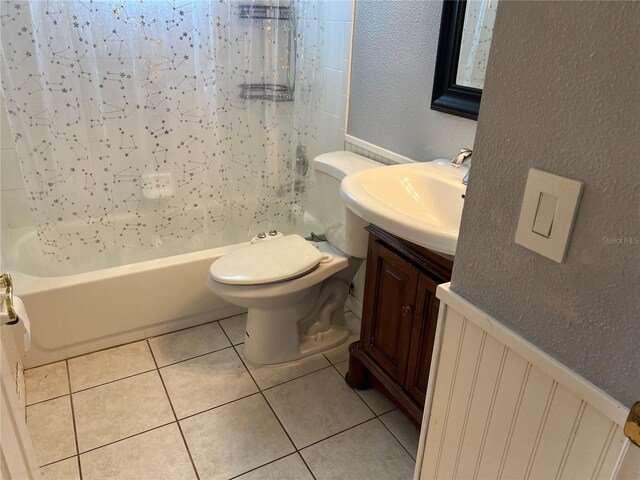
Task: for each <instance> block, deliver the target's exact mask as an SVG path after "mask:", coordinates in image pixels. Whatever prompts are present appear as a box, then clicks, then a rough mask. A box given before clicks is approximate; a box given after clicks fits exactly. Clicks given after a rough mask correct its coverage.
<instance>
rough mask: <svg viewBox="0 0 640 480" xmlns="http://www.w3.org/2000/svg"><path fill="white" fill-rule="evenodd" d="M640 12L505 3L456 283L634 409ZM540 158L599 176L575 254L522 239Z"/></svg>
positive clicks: (575, 238) (548, 165)
mask: <svg viewBox="0 0 640 480" xmlns="http://www.w3.org/2000/svg"><path fill="white" fill-rule="evenodd" d="M639 18H640V4H638V3H635V4H634V3H631V2H629V3H620V2H597V3H582V2H542V3H533V2H503V3H501V4H500V6H499V8H498V16H497V21H496V27H495V31H494V38H493V45H492V47H491V48H492V51H491V56H490V59H489V67H488V68H489V70H488V73H487V78H486V81H485V89H484V98H483V102H482V107H481V111H480V120H479V124H478V134H477V138H476V145H475V151H474V162H473V166H472V170H471V182H470V184H469V188H468V192H467V193H468V195H467V200H466V204H465V210H464V213H463V217H462V227H461V231H460V240H459V243H458V248H457V255H456V262H455V266H454V270H453V280H452V289H453V290H455V291H456V292H458V293H459V294H461V295H462V296H464V297H465V298H467V299H468V300H470V301H471V302H473V303H475V304H476V305H478V306H479V307H480V308H482V309H483V310H485V311H487V312H488V313H490V314H491V315H493V316H494V317H496V318H497V319H499V320H501V321H502V322H504V323H505V324H507V325H508V326H509V327H511V328H513V329H514V330H515V331H517V332H519V333H520V334H521V335H523V336H524V337H526V338H527V339H528V340H530V341H531V342H533V343H534V344H536V345H538V346H539V347H541V348H542V349H543V350H545V351H547V352H548V353H549V354H551V355H552V356H554V357H556V358H557V359H558V360H560V361H561V362H563V363H565V364H566V365H567V366H569V367H570V368H572V369H573V370H575V371H576V372H578V373H579V374H581V375H582V376H584V377H585V378H587V379H588V380H590V381H591V382H593V383H595V384H596V385H598V386H599V387H601V388H602V389H604V390H605V391H607V392H608V393H609V394H611V395H612V396H613V397H615V398H617V399H618V400H620V401H621V402H623V403H624V404H626V405H629V406H630V405H631V404H632V403H633V402H634V401H636V400H640V350H639V349H638V345H640V303H639V298H640V244H638V243H637V242H638V239H639V238H640V231H639V230H640V209H639V205H640V173H639V172H638V138H639V135H640V120H639V117H640V109H639V105H640V82H639V81H638V65H639V64H640V58H639V53H638V52H639V49H638V39H637V25H638V19H639ZM532 167H534V168H538V169H541V170H546V171H549V172H552V173H555V174H558V175H562V176H566V177H570V178H575V179H577V180H581V181H583V182H584V184H585V188H584V191H583V197H582V201H581V203H580V206H579V211H578V215H577V218H576V223H575V226H574V231H573V234H572V237H571V241H570V242H571V243H570V246H569V250H568V255H567V258H566V260H565V262H564V263H562V264H558V263H555V262H553V261H551V260H548V259H547V258H544V257H542V256H540V255H538V254H536V253H533V252H531V251H529V250H527V249H525V248H524V247H521V246H520V245H516V244H515V243H514V236H515V231H516V225H517V221H518V215H519V212H520V203H521V200H522V195H523V192H524V186H525V181H526V177H527V171H528V170H529V168H532ZM605 238H609V239H621V238H627V239H631V242H634V239H635V242H636V243H635V244H630V243H622V244H616V243H614V244H610V243H607V242H606V240H605Z"/></svg>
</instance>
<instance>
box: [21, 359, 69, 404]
mask: <svg viewBox="0 0 640 480" xmlns="http://www.w3.org/2000/svg"><path fill="white" fill-rule="evenodd" d="M24 382H25V388H26V391H27V405H31V404H32V403H37V402H42V401H44V400H49V399H51V398H55V397H60V396H62V395H67V394H68V393H69V378H68V377H67V362H64V361H63V362H57V363H52V364H50V365H43V366H42V367H37V368H31V369H29V370H25V372H24Z"/></svg>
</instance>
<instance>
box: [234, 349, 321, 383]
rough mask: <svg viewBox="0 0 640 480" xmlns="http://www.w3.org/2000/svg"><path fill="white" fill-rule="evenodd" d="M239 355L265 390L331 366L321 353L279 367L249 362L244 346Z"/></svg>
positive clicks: (281, 364) (239, 350)
mask: <svg viewBox="0 0 640 480" xmlns="http://www.w3.org/2000/svg"><path fill="white" fill-rule="evenodd" d="M238 353H239V354H240V356H241V357H242V360H243V361H244V363H245V365H246V366H247V368H248V369H249V372H251V375H252V376H253V378H254V379H255V381H256V383H257V384H258V386H259V387H260V388H261V389H263V390H264V389H266V388H270V387H273V386H275V385H279V384H281V383H283V382H286V381H289V380H293V379H294V378H298V377H301V376H303V375H306V374H307V373H311V372H315V371H316V370H320V369H322V368H326V367H329V366H331V364H330V363H329V361H328V360H327V359H326V358H325V357H324V355H322V354H321V353H318V354H317V355H312V356H309V357H305V358H301V359H300V360H296V361H293V362H286V363H279V364H277V365H258V364H257V363H252V362H250V361H248V360H247V359H246V358H245V357H244V349H243V348H242V346H240V347H238Z"/></svg>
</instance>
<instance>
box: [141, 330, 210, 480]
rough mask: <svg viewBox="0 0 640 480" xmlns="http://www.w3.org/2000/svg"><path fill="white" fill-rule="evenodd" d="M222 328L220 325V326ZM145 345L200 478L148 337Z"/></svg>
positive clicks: (197, 477)
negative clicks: (147, 347)
mask: <svg viewBox="0 0 640 480" xmlns="http://www.w3.org/2000/svg"><path fill="white" fill-rule="evenodd" d="M220 328H221V329H222V327H220ZM146 342H147V345H148V346H149V350H151V358H153V363H154V364H155V365H156V371H157V372H158V377H160V382H161V383H162V388H163V389H164V394H165V395H166V396H167V400H168V401H169V406H170V407H171V412H172V413H173V418H175V419H176V425H177V426H178V431H179V432H180V436H181V437H182V442H183V443H184V448H185V449H186V450H187V455H189V461H191V467H192V468H193V472H194V473H195V474H196V479H197V480H200V475H199V474H198V469H197V468H196V464H195V462H194V461H193V457H192V456H191V450H189V445H188V444H187V439H186V438H185V437H184V432H183V431H182V426H181V425H180V422H179V421H178V416H177V415H176V410H175V409H174V408H173V402H172V401H171V397H170V396H169V391H168V390H167V386H166V385H165V384H164V378H162V375H161V374H160V369H159V368H158V362H157V361H156V357H155V355H154V354H153V349H152V348H151V344H150V343H149V339H147V340H146Z"/></svg>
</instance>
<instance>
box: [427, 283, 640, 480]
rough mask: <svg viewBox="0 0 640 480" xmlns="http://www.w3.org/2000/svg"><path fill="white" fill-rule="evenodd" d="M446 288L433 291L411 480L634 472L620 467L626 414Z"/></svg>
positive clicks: (595, 475) (626, 443)
mask: <svg viewBox="0 0 640 480" xmlns="http://www.w3.org/2000/svg"><path fill="white" fill-rule="evenodd" d="M449 285H450V284H444V285H440V286H439V287H438V298H439V299H440V301H441V304H440V312H439V320H438V331H437V333H436V342H437V344H436V348H435V350H434V354H433V355H434V359H433V362H432V364H431V375H430V378H431V382H430V387H429V390H428V392H427V403H426V405H425V414H424V418H423V423H422V436H421V439H420V446H419V451H418V463H417V465H416V471H415V479H416V480H417V479H422V480H427V479H436V478H437V479H441V478H459V479H471V478H473V479H488V478H492V479H516V478H517V479H529V478H531V479H541V478H556V479H558V478H580V479H586V478H616V476H617V475H618V473H619V471H620V469H621V467H622V464H623V463H625V466H624V467H622V468H623V469H624V470H629V471H635V469H636V468H637V466H635V465H633V466H632V465H628V463H629V462H630V460H625V457H629V458H630V457H631V456H633V457H634V460H633V463H634V464H635V462H636V461H637V457H638V455H636V453H637V452H635V451H632V449H633V450H636V449H637V448H636V447H635V446H633V445H631V444H630V442H629V441H628V440H627V439H626V437H625V436H624V434H623V426H624V422H625V420H626V417H627V415H628V412H629V411H628V409H627V408H625V407H624V406H623V405H621V404H620V403H619V402H617V401H616V400H614V399H613V398H611V397H610V396H608V395H607V394H606V393H604V392H603V391H601V390H599V389H598V388H596V387H595V386H593V385H592V384H590V383H589V382H587V381H586V380H584V379H583V378H581V377H579V376H578V375H577V374H575V373H574V372H572V371H571V370H569V369H568V368H566V367H565V366H564V365H562V364H560V363H559V362H558V361H556V360H554V359H553V358H551V357H550V356H548V355H547V354H545V353H544V352H542V351H541V350H540V349H538V348H536V347H535V346H534V345H532V344H530V343H529V342H527V341H526V340H524V339H523V338H521V337H519V336H518V335H517V334H515V333H514V332H512V331H511V330H509V329H508V328H506V327H505V326H503V325H502V324H500V323H499V322H497V321H496V320H495V319H493V318H491V317H490V316H488V315H487V314H486V313H484V312H482V311H481V310H479V309H478V308H477V307H475V306H474V305H472V304H470V303H469V302H467V301H465V300H464V299H463V298H461V297H460V296H459V295H457V294H456V293H454V292H452V291H451V290H450V288H449ZM434 380H435V381H434ZM627 452H629V455H627ZM625 476H626V475H625ZM620 477H621V478H622V474H621V475H620Z"/></svg>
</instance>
